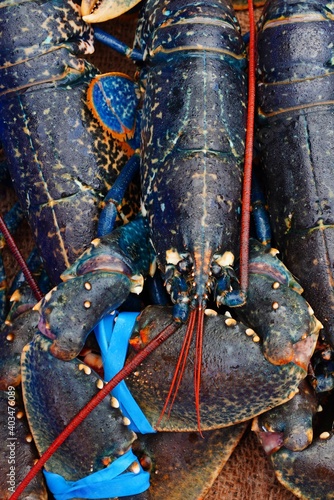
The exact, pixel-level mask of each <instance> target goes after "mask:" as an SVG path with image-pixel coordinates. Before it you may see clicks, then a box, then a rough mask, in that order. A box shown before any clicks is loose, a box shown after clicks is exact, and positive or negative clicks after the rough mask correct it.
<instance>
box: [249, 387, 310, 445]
mask: <svg viewBox="0 0 334 500" xmlns="http://www.w3.org/2000/svg"><path fill="white" fill-rule="evenodd" d="M298 389H299V392H298V393H297V394H296V395H295V396H294V397H293V398H292V399H291V400H290V401H288V402H287V403H285V404H283V405H280V406H277V407H276V408H273V409H272V410H270V411H268V412H266V413H263V414H262V415H260V416H259V417H256V419H254V421H253V424H252V430H253V431H255V432H256V433H257V435H258V438H259V440H260V441H261V444H262V446H263V448H264V451H265V452H266V453H267V455H271V454H272V453H275V452H276V451H278V450H279V449H280V448H281V447H282V446H284V447H285V448H287V449H289V450H291V451H302V450H304V449H305V448H307V446H309V445H310V444H311V443H312V440H313V428H312V420H313V418H314V416H315V415H316V413H317V410H318V401H317V398H316V396H315V393H314V391H313V388H312V387H311V386H310V385H309V384H308V382H307V381H306V380H305V379H304V380H302V382H301V383H300V384H299V388H298Z"/></svg>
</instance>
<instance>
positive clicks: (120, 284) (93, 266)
mask: <svg viewBox="0 0 334 500" xmlns="http://www.w3.org/2000/svg"><path fill="white" fill-rule="evenodd" d="M153 261H154V253H153V248H152V247H151V244H150V243H149V238H148V227H147V222H146V220H145V219H144V218H143V217H138V218H137V219H136V220H134V221H133V222H131V223H129V224H127V225H126V226H124V227H121V228H118V229H116V230H115V231H113V232H112V233H111V234H109V235H107V236H105V237H103V238H101V239H98V240H94V241H93V242H92V244H91V246H90V248H89V249H88V250H86V252H84V253H83V254H82V256H81V257H80V258H79V259H78V260H77V261H76V262H75V264H74V265H73V266H72V267H71V268H69V269H68V270H67V271H66V272H65V273H64V274H63V275H62V278H63V279H66V281H65V282H63V283H61V284H60V285H58V287H55V288H54V289H53V290H52V291H51V292H50V293H49V294H47V295H46V296H45V298H44V299H43V300H42V301H41V303H39V304H38V305H37V309H38V310H39V312H40V322H39V329H40V331H41V332H42V333H43V334H44V335H46V336H47V337H49V338H50V339H52V341H53V342H52V345H51V347H50V350H51V353H52V354H53V355H54V356H56V357H58V358H60V359H63V360H69V359H73V358H74V357H76V356H77V355H78V354H79V352H80V350H81V349H82V347H83V345H84V343H85V340H86V338H87V336H88V334H89V333H90V332H91V331H92V330H93V328H94V327H95V326H96V325H97V323H98V322H99V321H100V320H101V319H102V318H103V317H104V316H105V315H106V314H108V313H110V312H111V311H113V310H115V309H116V308H118V307H119V306H120V305H121V304H122V303H123V302H124V301H125V300H126V298H127V297H128V295H129V293H130V292H134V293H140V292H141V290H142V287H143V282H144V279H143V276H145V275H147V274H148V272H149V270H150V266H151V264H152V262H153Z"/></svg>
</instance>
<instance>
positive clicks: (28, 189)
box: [0, 0, 127, 283]
mask: <svg viewBox="0 0 334 500" xmlns="http://www.w3.org/2000/svg"><path fill="white" fill-rule="evenodd" d="M0 15H1V19H0V25H1V30H0V40H1V42H0V43H1V53H0V60H1V64H0V66H1V70H0V75H1V88H0V109H1V119H0V136H1V141H2V143H3V145H4V148H5V151H6V156H7V158H8V163H9V167H10V173H11V177H12V180H13V182H14V186H15V190H16V192H17V196H18V197H19V200H20V204H21V206H22V208H23V209H24V211H25V212H26V214H27V215H28V217H29V222H30V225H31V227H32V229H33V232H34V235H35V238H36V242H37V245H38V247H39V250H40V253H41V255H42V256H43V259H44V261H45V262H46V265H47V268H48V272H49V274H50V276H51V278H52V280H53V281H54V282H56V283H57V282H58V281H59V275H60V274H61V273H62V272H63V271H64V270H65V268H66V267H68V266H69V264H70V263H72V262H73V261H74V260H75V259H76V257H77V256H78V255H80V253H81V252H82V251H83V250H84V249H85V248H86V246H87V245H88V244H89V242H90V241H91V240H92V238H93V237H94V236H95V234H96V226H97V219H98V214H99V204H100V202H101V201H102V199H103V196H104V195H105V194H106V192H107V191H108V189H109V188H110V186H111V184H112V183H113V181H114V180H115V178H116V177H117V175H118V173H119V170H120V168H121V167H122V165H123V164H124V162H125V161H126V159H127V155H126V154H125V153H124V152H123V151H122V148H121V147H120V145H119V144H117V143H116V141H114V140H112V139H110V138H108V137H107V136H106V134H105V133H103V132H102V130H101V129H100V127H99V126H98V125H97V123H96V122H95V121H94V120H93V119H92V116H91V114H90V112H89V111H88V108H87V107H86V104H85V96H86V89H87V85H88V83H89V81H90V80H91V78H92V77H93V76H94V75H95V74H96V73H97V70H96V68H94V67H93V66H92V65H90V64H89V63H87V62H86V61H85V60H84V59H81V58H80V57H79V56H80V55H81V54H83V53H88V52H92V50H93V47H92V44H91V42H92V32H91V29H90V27H89V26H88V25H86V24H85V23H84V22H83V21H82V19H81V18H80V16H79V7H78V6H77V5H76V4H75V3H73V2H72V1H71V0H66V1H54V2H50V1H44V2H42V1H29V2H20V1H18V2H15V3H11V4H10V5H9V4H8V5H6V6H4V7H3V8H2V9H1V12H0ZM18 26H19V29H18ZM113 168H115V170H113Z"/></svg>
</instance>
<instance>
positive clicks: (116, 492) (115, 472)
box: [43, 450, 150, 500]
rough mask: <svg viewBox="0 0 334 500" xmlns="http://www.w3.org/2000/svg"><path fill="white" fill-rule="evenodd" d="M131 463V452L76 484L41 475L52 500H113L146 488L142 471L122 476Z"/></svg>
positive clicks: (145, 477) (134, 458) (148, 477)
mask: <svg viewBox="0 0 334 500" xmlns="http://www.w3.org/2000/svg"><path fill="white" fill-rule="evenodd" d="M133 462H137V463H138V459H137V457H136V456H135V455H134V454H133V452H132V450H129V451H128V452H127V453H125V454H124V455H122V456H121V457H119V458H117V459H116V460H115V461H114V462H113V463H112V464H111V465H109V466H108V467H106V468H105V469H102V470H100V471H97V472H94V473H93V474H90V475H89V476H86V477H84V478H82V479H79V480H78V481H66V479H64V478H63V477H62V476H60V475H59V474H54V473H53V472H48V471H45V470H44V471H43V473H44V476H45V480H46V483H47V485H48V488H49V489H50V491H51V493H52V494H53V495H54V497H55V500H70V499H71V498H94V499H98V498H110V497H112V498H115V497H124V496H129V495H136V494H138V493H142V492H143V491H146V490H147V489H148V488H149V486H150V482H149V479H150V475H149V473H148V472H145V471H144V470H143V469H142V467H141V466H140V465H139V467H140V471H139V472H138V474H135V473H134V472H124V471H125V470H126V469H127V468H128V467H129V466H130V465H131V464H132V463H133Z"/></svg>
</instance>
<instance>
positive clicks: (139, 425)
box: [95, 312, 156, 434]
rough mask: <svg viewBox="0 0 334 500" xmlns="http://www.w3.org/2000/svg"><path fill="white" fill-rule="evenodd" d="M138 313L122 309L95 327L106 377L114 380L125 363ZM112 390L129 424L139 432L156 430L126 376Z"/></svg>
mask: <svg viewBox="0 0 334 500" xmlns="http://www.w3.org/2000/svg"><path fill="white" fill-rule="evenodd" d="M138 314H139V313H131V312H122V313H120V314H119V315H118V316H117V321H116V320H115V319H116V314H113V315H110V316H107V317H106V318H104V319H103V320H102V321H100V323H99V324H98V325H97V326H96V327H95V335H96V338H97V341H98V343H99V345H100V348H101V354H102V361H103V368H104V379H105V380H106V381H109V380H111V379H112V378H113V377H114V376H115V375H116V373H118V372H119V371H120V370H121V369H122V368H123V366H124V361H125V358H126V353H127V349H128V342H129V338H130V336H131V333H132V330H133V327H134V324H135V322H136V319H137V316H138ZM111 394H112V395H113V396H114V397H115V398H116V399H117V400H118V402H119V405H120V409H121V411H122V413H123V415H124V416H126V417H128V419H129V420H130V422H131V423H130V425H129V428H130V429H131V430H133V431H134V432H139V433H140V434H149V433H153V432H156V431H155V429H153V427H152V426H151V424H150V423H149V421H148V420H147V418H146V417H145V415H144V413H143V412H142V410H141V409H140V408H139V406H138V404H137V403H136V401H135V400H134V398H133V397H132V394H131V392H130V391H129V389H128V387H127V385H126V383H125V381H124V380H122V382H120V383H119V384H118V385H117V386H116V387H115V389H113V390H112V391H111Z"/></svg>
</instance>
